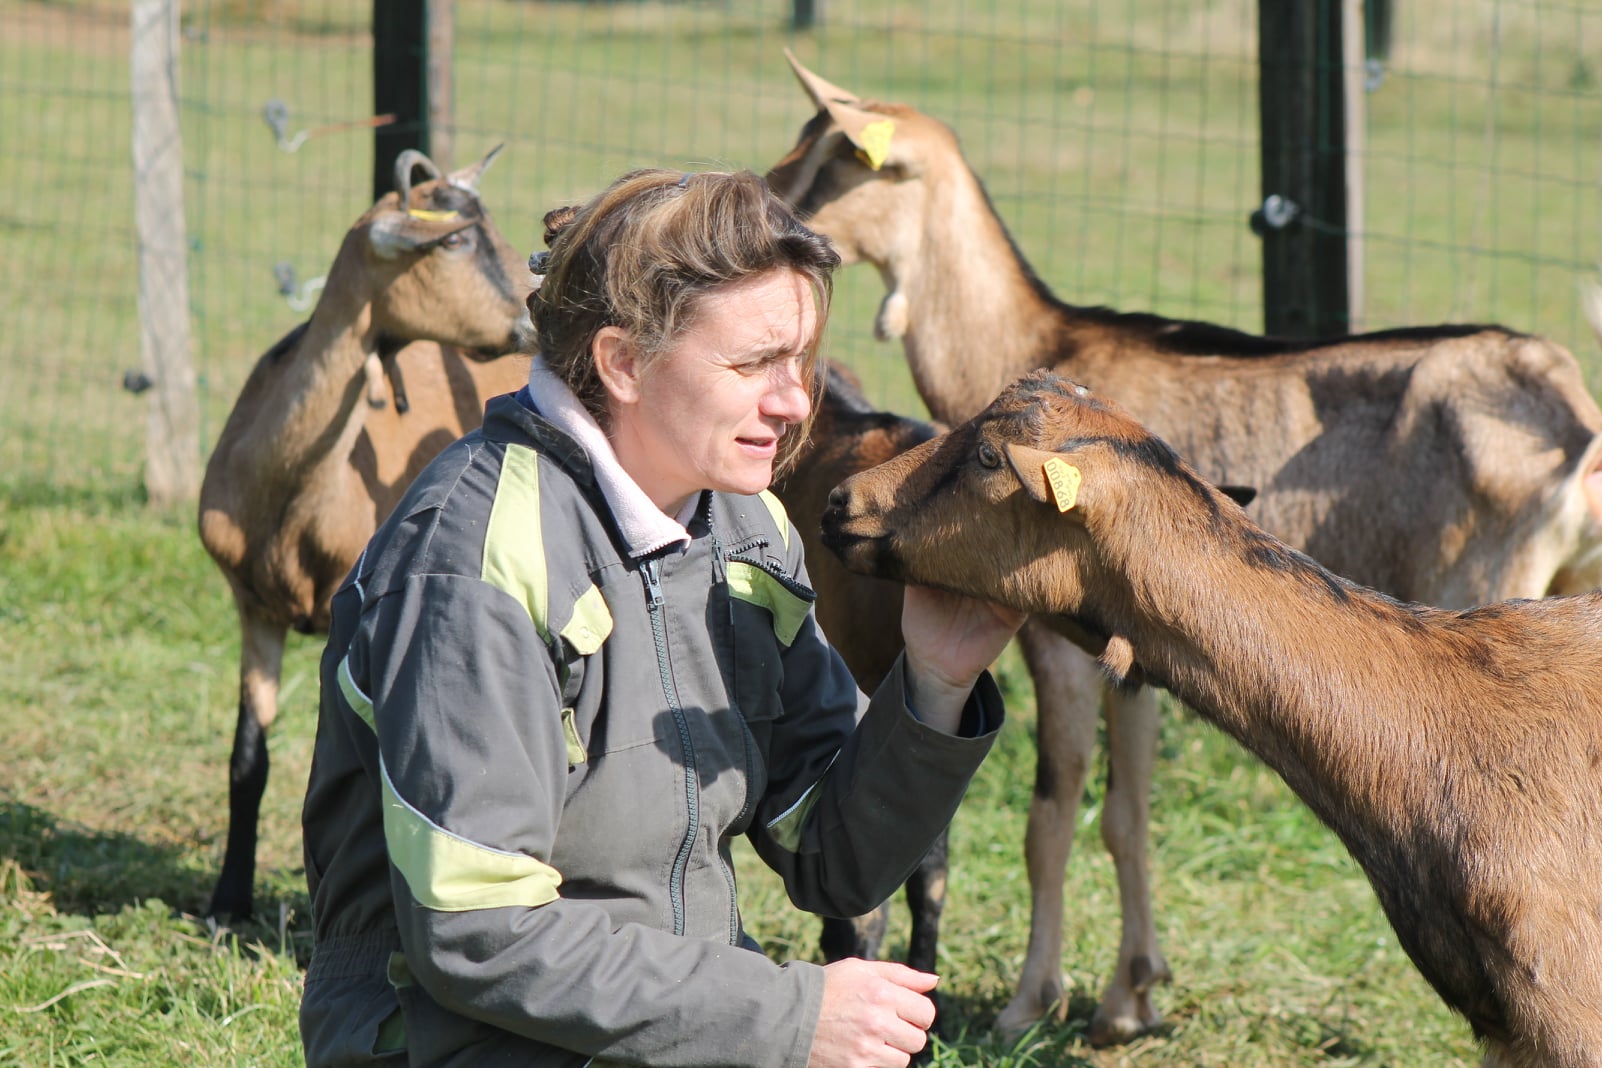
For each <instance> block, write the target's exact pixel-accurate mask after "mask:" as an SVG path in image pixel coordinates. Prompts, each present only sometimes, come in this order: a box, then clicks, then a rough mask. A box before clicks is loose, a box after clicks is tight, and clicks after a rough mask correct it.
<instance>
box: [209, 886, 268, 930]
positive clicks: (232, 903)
mask: <svg viewBox="0 0 1602 1068" xmlns="http://www.w3.org/2000/svg"><path fill="white" fill-rule="evenodd" d="M255 911H256V905H255V902H254V901H253V900H252V898H251V895H250V894H245V895H240V894H237V893H235V892H233V891H225V890H223V888H222V887H218V888H217V892H216V893H214V894H212V895H211V904H210V905H207V906H206V918H207V919H212V920H216V921H217V922H218V923H220V924H226V923H229V922H233V923H239V922H242V921H244V920H248V919H250V918H251V916H252V915H254V914H255Z"/></svg>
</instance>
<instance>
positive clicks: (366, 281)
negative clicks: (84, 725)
mask: <svg viewBox="0 0 1602 1068" xmlns="http://www.w3.org/2000/svg"><path fill="white" fill-rule="evenodd" d="M496 151H499V150H498V149H497V150H496ZM495 154H496V152H491V153H490V154H489V155H488V156H486V157H485V158H484V159H483V160H481V161H480V162H479V163H477V164H476V165H474V166H472V167H467V168H464V169H463V170H460V171H457V172H455V173H453V174H450V175H441V174H440V172H439V170H438V168H436V167H435V166H434V164H433V163H431V162H430V161H429V160H428V159H427V158H426V157H424V156H422V155H421V154H420V153H417V152H407V153H403V154H402V156H401V158H400V159H399V160H397V162H396V187H397V189H396V192H394V193H390V194H387V195H386V196H384V197H383V198H382V199H381V200H379V201H378V203H377V204H375V205H373V207H372V208H371V209H370V210H368V211H367V212H366V213H365V214H364V215H363V216H362V217H361V218H360V219H358V220H357V221H356V223H355V225H353V226H352V227H351V229H350V231H349V233H347V234H346V235H345V240H344V243H343V244H342V245H341V246H340V250H339V253H338V255H337V256H336V257H335V259H334V263H333V266H332V267H330V268H329V271H328V281H327V283H326V284H325V285H324V287H323V291H322V294H321V297H320V298H319V300H318V302H317V307H316V308H315V309H314V310H313V312H312V316H311V319H310V320H309V321H307V322H305V323H303V324H301V325H300V326H298V327H296V328H295V329H294V330H292V331H290V332H289V334H288V335H286V336H285V337H284V338H283V340H281V341H279V342H278V344H276V345H274V346H273V347H272V348H271V349H269V350H268V352H267V354H266V355H264V356H263V357H262V358H261V359H260V360H259V361H258V362H257V364H256V367H255V369H254V370H253V371H252V372H251V374H250V377H249V379H248V380H247V381H246V382H245V386H244V388H243V389H242V390H241V391H240V394H239V399H238V400H237V401H236V402H235V404H234V409H233V411H232V412H231V413H230V414H229V416H228V421H227V423H226V424H225V425H224V427H223V431H222V435H221V437H220V438H219V439H218V441H217V446H216V448H215V450H213V452H212V454H211V460H210V462H209V463H208V464H207V466H206V476H205V479H204V481H203V482H202V484H201V488H200V538H201V540H202V541H203V542H204V543H205V545H206V550H207V551H208V552H210V553H211V556H212V558H213V559H214V560H216V562H217V566H218V567H220V568H221V569H222V571H223V574H224V576H225V577H226V578H227V579H228V585H229V588H230V589H231V590H232V591H233V595H234V602H235V605H236V606H237V608H238V611H239V624H240V630H241V634H242V649H241V656H240V666H239V721H238V726H237V728H236V731H235V734H234V746H233V757H232V760H231V762H230V771H229V814H228V845H227V850H226V853H225V854H224V858H223V867H222V873H221V875H220V877H219V878H218V881H217V887H216V890H215V892H214V894H213V896H212V900H211V905H210V912H211V914H212V915H218V916H235V917H244V916H248V915H249V914H250V912H251V910H252V891H253V887H252V883H253V881H254V878H255V866H256V856H255V854H256V825H257V821H258V818H259V815H260V811H261V799H262V794H263V792H264V791H265V789H266V786H267V741H266V731H267V728H268V727H270V726H271V725H272V722H273V718H274V717H275V716H276V714H277V710H278V683H279V672H280V669H281V664H282V660H283V652H284V639H285V634H286V632H287V630H288V629H289V628H291V627H293V628H294V629H296V630H298V631H301V632H302V633H313V632H320V631H324V630H326V629H327V627H328V605H329V599H330V597H332V595H333V592H334V589H335V588H336V587H337V586H338V584H339V583H340V582H341V581H342V580H343V579H344V577H345V574H346V572H348V571H349V570H350V567H351V565H352V564H353V563H355V561H356V557H357V555H358V554H359V553H360V552H361V550H362V547H363V546H365V545H366V544H367V540H368V539H369V538H370V537H372V534H373V531H374V530H375V529H377V525H378V524H379V523H380V522H382V521H383V519H384V517H385V516H387V515H388V514H389V512H390V510H391V509H392V508H394V507H395V504H396V502H397V501H398V500H399V499H400V496H401V494H402V493H403V492H404V491H405V489H406V487H407V486H408V485H410V484H411V482H412V480H413V479H414V478H416V477H417V475H418V473H419V472H421V471H422V469H423V467H424V466H425V465H426V464H427V463H428V461H429V460H431V459H432V458H433V457H434V456H435V454H437V453H438V452H439V451H440V450H441V449H443V448H444V447H445V446H446V445H447V444H449V443H450V442H452V441H454V440H455V439H456V438H457V437H459V436H460V435H461V434H462V433H463V432H464V431H466V430H469V429H471V428H473V427H475V426H477V425H478V424H479V423H480V422H481V421H482V419H483V409H484V402H485V401H486V400H487V399H488V398H489V397H491V396H494V395H495V394H498V393H504V392H508V391H510V390H514V389H517V388H518V387H519V386H520V385H521V384H522V383H523V382H526V381H527V379H528V361H527V359H525V358H508V359H496V357H501V356H505V355H506V354H508V353H513V352H516V351H517V350H519V349H521V348H522V347H523V345H524V344H525V342H526V341H527V339H528V338H529V337H530V335H531V333H532V331H531V329H530V324H529V320H528V310H527V308H526V306H525V304H524V301H525V299H526V297H527V295H528V291H529V287H530V282H531V278H530V276H529V274H528V270H527V268H526V266H525V265H524V263H523V262H522V258H521V257H520V256H518V255H517V254H516V253H515V252H514V251H513V250H512V248H511V246H510V245H508V244H507V242H506V239H505V238H503V237H502V236H501V235H500V233H499V232H498V231H497V230H496V229H495V227H494V224H493V223H492V222H491V221H490V218H489V214H488V212H487V211H486V210H485V208H484V205H483V203H482V202H481V201H480V200H479V197H478V193H477V183H478V180H479V178H480V177H481V176H482V175H483V172H484V169H485V168H486V167H487V166H489V164H490V162H491V161H492V160H493V159H494V158H495ZM417 166H421V167H423V168H424V169H425V170H426V171H427V172H429V173H430V174H431V175H432V177H431V178H430V179H429V180H427V181H425V182H423V183H422V184H420V185H417V186H413V185H412V171H413V168H414V167H417ZM380 358H381V359H382V360H383V361H384V363H385V364H391V365H393V367H394V368H395V369H397V370H400V371H403V373H404V376H405V381H406V383H407V392H406V396H407V399H408V401H409V410H406V411H404V412H403V411H402V410H401V408H402V406H401V405H400V404H396V405H389V406H386V407H384V408H381V409H379V408H374V407H373V406H372V405H371V404H370V403H369V400H370V396H371V395H370V392H369V390H370V386H369V376H370V369H371V367H372V366H373V363H372V361H374V360H375V359H380Z"/></svg>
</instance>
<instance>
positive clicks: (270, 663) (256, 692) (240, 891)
mask: <svg viewBox="0 0 1602 1068" xmlns="http://www.w3.org/2000/svg"><path fill="white" fill-rule="evenodd" d="M240 623H241V630H242V637H243V642H242V648H241V656H240V672H239V719H238V722H237V723H236V724H235V727H234V749H233V756H232V757H231V759H230V760H229V764H228V845H227V847H226V849H225V851H224V853H223V865H222V872H221V874H220V875H218V877H217V886H216V889H215V890H214V891H213V892H212V896H211V904H210V906H209V907H208V908H207V910H206V914H207V915H208V916H217V917H232V918H234V919H245V918H247V917H249V916H250V915H251V913H252V912H253V911H254V910H255V901H254V892H255V879H256V827H257V823H258V822H259V821H260V819H261V799H262V796H263V795H264V794H265V793H266V792H267V767H268V756H267V729H268V728H269V727H270V726H272V722H273V719H274V718H275V717H276V715H277V713H278V681H279V677H280V674H281V672H282V670H283V654H284V629H283V628H282V627H278V626H275V625H274V624H272V623H269V622H266V621H265V620H260V619H255V618H251V617H249V616H247V615H245V613H244V611H243V610H241V612H240Z"/></svg>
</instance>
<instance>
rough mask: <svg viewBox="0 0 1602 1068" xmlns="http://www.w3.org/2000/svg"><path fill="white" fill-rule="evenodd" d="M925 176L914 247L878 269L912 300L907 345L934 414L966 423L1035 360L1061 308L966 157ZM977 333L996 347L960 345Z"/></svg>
mask: <svg viewBox="0 0 1602 1068" xmlns="http://www.w3.org/2000/svg"><path fill="white" fill-rule="evenodd" d="M959 162H960V157H959ZM920 181H921V183H922V184H923V186H924V190H923V199H924V212H923V225H922V227H921V230H920V238H919V241H918V242H917V247H916V248H914V249H910V250H908V251H909V253H910V254H908V255H904V256H897V257H896V258H895V260H893V261H891V262H890V263H889V264H887V265H886V266H885V267H881V268H880V270H881V273H882V274H883V275H884V277H885V285H886V287H887V289H888V290H889V291H890V292H891V293H893V294H894V293H899V294H900V295H901V297H902V298H903V299H904V300H905V301H906V313H907V327H906V332H905V334H904V335H903V345H904V347H905V349H906V355H907V360H908V363H909V365H910V367H911V369H912V375H913V379H914V381H915V383H916V385H917V388H918V392H919V393H920V394H922V395H923V396H924V397H926V398H928V401H929V409H930V411H931V413H933V414H934V416H935V417H936V418H938V419H941V420H943V421H946V422H960V421H962V420H964V419H967V418H970V417H971V416H972V415H974V414H975V411H976V410H977V407H978V405H980V404H982V403H983V402H984V399H987V398H990V397H994V396H995V395H996V394H997V393H999V392H1000V391H1001V389H1002V387H1003V386H1005V385H1006V384H1007V383H1008V382H1010V381H1011V380H1013V379H1014V378H1016V377H1018V376H1019V375H1021V374H1024V373H1025V372H1027V371H1029V370H1032V369H1033V368H1034V366H1035V364H1036V362H1037V358H1038V353H1039V352H1040V351H1041V349H1042V346H1043V345H1044V344H1045V341H1046V338H1047V336H1049V335H1053V334H1054V333H1055V332H1056V330H1057V322H1056V314H1055V309H1054V307H1053V305H1052V302H1051V301H1050V300H1049V298H1048V296H1047V295H1046V293H1045V292H1044V289H1043V287H1042V285H1041V283H1040V281H1039V280H1038V279H1037V278H1036V277H1035V275H1034V272H1033V271H1032V270H1031V269H1030V268H1029V265H1028V264H1027V263H1026V262H1024V260H1023V257H1022V256H1021V255H1020V254H1019V252H1018V250H1017V247H1016V246H1015V245H1014V244H1013V243H1012V238H1011V237H1010V235H1008V233H1007V230H1006V227H1005V226H1004V225H1003V224H1002V222H1001V219H1000V218H999V217H997V215H996V213H995V211H994V209H993V208H992V207H991V204H990V199H989V197H988V196H987V195H986V194H985V190H984V188H983V186H981V185H980V183H979V179H978V178H977V177H976V176H975V175H974V174H973V172H972V171H970V170H968V168H967V167H966V165H963V166H961V167H954V168H951V169H949V170H945V171H937V170H931V171H929V172H927V173H925V174H924V176H923V177H922V178H921V179H920ZM975 337H983V338H986V339H987V341H988V345H989V346H991V347H992V351H990V352H987V353H985V354H984V355H983V357H982V358H978V356H977V354H975V353H971V352H969V351H968V349H967V347H966V345H965V344H964V343H963V339H965V338H975Z"/></svg>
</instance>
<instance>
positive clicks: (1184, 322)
mask: <svg viewBox="0 0 1602 1068" xmlns="http://www.w3.org/2000/svg"><path fill="white" fill-rule="evenodd" d="M1070 313H1071V315H1072V318H1073V319H1074V320H1078V321H1079V322H1081V323H1082V322H1086V321H1088V322H1089V323H1091V324H1093V325H1095V326H1099V327H1102V328H1104V329H1107V330H1109V331H1113V332H1116V333H1119V334H1124V335H1131V334H1132V335H1135V336H1137V337H1139V338H1140V339H1141V340H1142V341H1144V342H1145V343H1146V344H1147V345H1149V346H1150V347H1151V348H1153V349H1155V350H1156V351H1158V352H1164V353H1169V354H1171V355H1175V356H1226V357H1238V358H1244V359H1250V358H1256V357H1265V356H1292V355H1298V354H1301V353H1307V352H1311V351H1313V350H1315V349H1323V348H1329V347H1332V346H1335V345H1384V344H1390V343H1395V342H1403V343H1407V344H1409V345H1414V344H1430V343H1433V342H1438V341H1449V340H1452V339H1455V338H1463V337H1472V336H1473V335H1475V334H1481V333H1485V332H1487V331H1495V332H1497V333H1500V334H1503V335H1504V336H1507V337H1526V336H1528V335H1525V334H1521V333H1519V332H1518V331H1515V330H1509V329H1508V328H1506V327H1503V326H1498V325H1495V324H1487V323H1442V324H1438V325H1434V326H1406V327H1397V328H1395V329H1392V330H1376V331H1373V332H1371V333H1367V334H1337V335H1334V336H1330V337H1315V338H1292V337H1273V336H1266V335H1262V334H1248V333H1245V332H1244V331H1241V330H1235V329H1233V328H1232V327H1227V326H1219V325H1218V324H1216V323H1205V322H1199V321H1196V320H1192V319H1168V318H1164V317H1163V316H1161V315H1153V314H1151V313H1150V312H1122V311H1118V310H1116V309H1114V308H1105V307H1090V308H1071V309H1070ZM1076 325H1077V324H1076ZM1067 340H1068V343H1069V344H1070V345H1072V343H1073V340H1074V339H1073V338H1072V336H1071V335H1070V337H1069V338H1068V339H1067Z"/></svg>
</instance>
